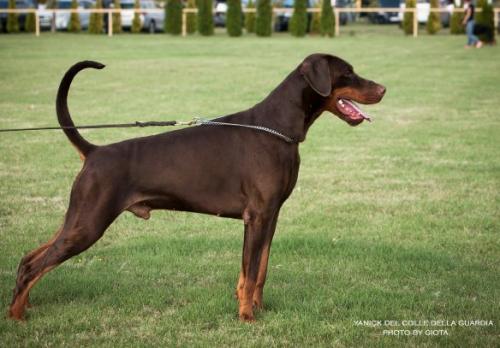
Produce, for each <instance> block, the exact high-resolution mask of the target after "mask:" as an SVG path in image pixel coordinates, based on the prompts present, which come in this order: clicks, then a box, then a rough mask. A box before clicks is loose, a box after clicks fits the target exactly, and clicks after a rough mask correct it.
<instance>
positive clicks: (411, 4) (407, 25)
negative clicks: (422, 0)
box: [403, 0, 417, 35]
mask: <svg viewBox="0 0 500 348" xmlns="http://www.w3.org/2000/svg"><path fill="white" fill-rule="evenodd" d="M405 3H406V8H407V9H409V8H415V7H416V5H417V4H416V0H406V2H405ZM413 16H414V13H413V12H405V14H404V16H403V31H404V32H405V34H406V35H411V34H413Z"/></svg>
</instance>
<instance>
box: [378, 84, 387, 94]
mask: <svg viewBox="0 0 500 348" xmlns="http://www.w3.org/2000/svg"><path fill="white" fill-rule="evenodd" d="M377 91H378V93H379V94H380V95H382V96H383V95H384V94H385V91H386V89H385V87H384V86H382V85H378V87H377Z"/></svg>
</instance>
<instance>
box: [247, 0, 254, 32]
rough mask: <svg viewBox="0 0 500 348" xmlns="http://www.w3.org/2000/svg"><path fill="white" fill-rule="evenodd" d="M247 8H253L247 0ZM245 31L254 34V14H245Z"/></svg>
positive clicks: (252, 3)
mask: <svg viewBox="0 0 500 348" xmlns="http://www.w3.org/2000/svg"><path fill="white" fill-rule="evenodd" d="M247 8H255V3H254V2H253V1H252V0H249V1H248V5H247ZM245 30H246V31H247V33H255V12H247V13H245Z"/></svg>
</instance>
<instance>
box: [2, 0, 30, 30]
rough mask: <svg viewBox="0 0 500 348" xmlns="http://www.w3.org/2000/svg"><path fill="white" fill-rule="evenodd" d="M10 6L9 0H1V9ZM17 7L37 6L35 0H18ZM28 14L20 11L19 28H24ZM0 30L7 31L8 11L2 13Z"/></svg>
mask: <svg viewBox="0 0 500 348" xmlns="http://www.w3.org/2000/svg"><path fill="white" fill-rule="evenodd" d="M7 8H9V1H8V0H0V9H7ZM16 8H17V9H27V8H35V5H34V3H33V1H31V0H16ZM26 15H27V13H20V14H19V15H18V17H17V18H18V21H19V30H24V26H25V23H26ZM0 32H7V13H6V12H2V13H0Z"/></svg>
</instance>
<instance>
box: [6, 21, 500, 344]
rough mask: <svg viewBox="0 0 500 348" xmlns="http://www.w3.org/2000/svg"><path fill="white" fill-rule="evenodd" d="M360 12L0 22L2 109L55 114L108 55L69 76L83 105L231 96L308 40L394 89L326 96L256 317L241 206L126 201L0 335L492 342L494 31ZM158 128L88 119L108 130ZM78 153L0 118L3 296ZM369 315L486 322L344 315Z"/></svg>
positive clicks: (499, 308) (188, 104)
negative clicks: (296, 26) (322, 27)
mask: <svg viewBox="0 0 500 348" xmlns="http://www.w3.org/2000/svg"><path fill="white" fill-rule="evenodd" d="M342 29H343V30H344V28H342ZM346 30H347V29H346ZM356 30H357V29H356ZM356 30H355V31H354V32H353V34H354V36H352V35H343V36H342V37H340V38H337V39H333V40H329V39H322V38H307V39H295V38H291V37H289V36H288V35H286V36H285V35H278V36H275V37H273V38H271V39H257V38H255V37H251V36H250V37H249V36H245V37H242V38H239V39H231V38H227V37H226V36H224V35H216V36H215V37H212V38H200V37H188V38H172V37H168V36H163V35H155V36H149V35H139V36H131V35H119V36H115V37H113V38H111V39H110V38H107V37H105V36H102V37H100V36H99V37H97V36H89V35H71V34H55V35H52V34H47V33H43V34H42V36H41V37H40V38H35V37H34V36H28V35H8V36H6V35H4V36H1V37H0V59H1V60H0V61H1V63H2V64H0V79H1V83H0V127H28V126H41V125H55V124H56V119H55V112H54V99H55V94H56V89H57V86H58V83H59V80H60V78H61V77H62V75H63V73H64V72H65V70H66V69H67V68H68V67H69V66H70V65H71V64H73V63H74V62H76V61H78V60H83V59H94V60H98V61H100V62H103V63H105V64H107V67H106V69H104V70H102V71H85V72H83V73H81V74H80V75H79V76H78V77H77V78H76V80H75V82H74V85H73V87H72V90H71V95H70V100H69V103H70V110H71V111H72V114H73V118H74V119H75V120H76V121H77V122H78V123H80V124H92V123H113V122H132V121H135V120H171V119H184V120H188V119H190V118H191V117H193V116H204V117H215V116H219V115H223V114H228V113H231V112H234V111H238V110H242V109H245V108H248V107H250V106H251V105H253V104H254V103H256V102H258V101H260V100H261V99H262V98H263V97H265V96H266V95H267V93H268V92H269V91H270V90H271V89H272V88H274V87H275V86H276V85H277V84H278V83H279V82H280V81H281V80H282V79H283V78H284V77H285V76H286V74H288V72H290V71H291V70H292V69H293V68H295V66H297V65H298V64H299V62H300V61H301V60H302V59H303V58H304V57H305V56H306V55H308V54H310V53H312V52H318V51H321V52H329V53H332V54H337V55H340V56H341V57H344V58H345V59H346V60H348V61H349V62H351V63H352V64H353V65H354V67H355V69H356V71H357V72H358V73H360V74H361V75H363V76H366V77H368V78H370V79H374V80H376V81H378V82H380V83H383V84H384V85H386V86H387V88H388V92H387V95H386V97H385V99H384V100H383V102H382V103H381V104H379V105H376V106H370V107H365V108H364V109H365V110H367V111H369V113H370V114H371V115H372V116H373V117H374V118H375V122H374V123H372V124H363V125H361V126H359V127H357V128H351V127H349V126H347V125H346V124H345V123H344V122H342V121H341V120H339V119H338V118H336V117H333V116H331V115H329V114H325V115H323V116H322V117H321V118H320V119H319V120H318V121H317V123H316V124H315V125H314V126H313V127H312V129H311V130H310V132H309V134H308V137H307V140H306V142H305V143H303V144H302V145H301V146H300V152H301V158H302V167H301V172H300V176H299V181H298V183H297V186H296V189H295V191H294V193H293V195H292V196H291V198H290V199H289V200H288V201H287V202H286V204H285V205H284V207H283V209H282V213H281V218H280V220H279V223H278V230H277V233H276V236H275V240H274V243H273V248H272V252H271V259H270V269H269V277H268V283H267V286H266V289H265V293H264V302H265V306H266V310H264V311H263V312H258V313H257V322H256V323H254V324H242V323H240V322H239V321H238V318H237V303H236V302H235V300H234V299H233V291H234V287H235V285H236V281H237V276H238V272H239V266H240V253H241V243H242V224H241V222H239V221H235V220H229V219H220V218H216V217H210V216H203V215H196V214H187V213H173V212H162V211H157V212H154V213H153V216H152V219H151V220H150V221H147V222H145V221H142V220H139V219H137V218H135V217H133V216H132V215H131V214H129V213H127V214H123V215H122V216H121V217H120V218H119V219H118V220H117V221H116V222H115V223H114V224H113V225H112V226H111V228H110V229H109V230H108V231H107V233H106V234H105V235H104V237H103V238H102V239H101V240H100V241H99V242H98V243H97V244H96V245H95V246H94V247H92V248H91V249H90V250H88V251H87V252H85V253H83V254H81V255H79V256H77V257H75V258H73V259H71V260H70V261H68V262H66V263H65V264H63V265H62V266H60V267H59V268H57V269H56V270H54V271H52V272H50V273H49V274H47V276H46V277H45V278H44V279H43V280H42V281H40V283H39V284H37V286H36V287H35V288H34V289H33V291H32V296H31V298H32V303H33V305H34V308H32V309H30V310H29V311H28V321H27V322H26V323H21V324H19V323H16V322H11V321H7V320H5V319H4V318H3V317H2V318H0V342H2V346H4V347H13V346H63V345H71V346H92V347H93V346H108V347H122V346H127V347H137V346H160V347H161V346H199V347H207V346H216V347H218V346H231V347H232V346H297V347H302V346H311V347H316V346H325V347H331V346H338V347H347V346H349V347H376V346H380V347H382V346H384V347H385V346H415V347H416V346H418V347H434V346H449V347H457V346H462V347H488V346H489V347H494V346H498V344H499V340H500V330H499V325H500V322H499V319H500V290H499V289H500V277H499V274H500V269H499V268H500V267H499V265H500V245H499V244H500V242H499V228H500V224H499V215H500V214H499V203H500V200H499V184H500V160H499V158H500V150H499V146H500V141H499V131H500V127H499V126H500V124H499V114H498V112H499V111H498V110H500V98H499V94H498V91H499V90H500V65H499V63H498V62H499V61H500V50H499V49H498V48H497V47H494V48H491V47H486V48H484V49H481V50H464V48H463V46H464V43H465V37H464V36H460V37H453V36H444V35H440V36H436V37H429V36H422V37H419V38H418V39H413V38H409V37H404V36H403V35H402V34H401V32H400V31H395V30H393V29H387V31H386V32H377V33H371V32H369V31H356ZM159 131H160V130H159V129H119V130H99V131H85V132H83V133H84V136H85V137H86V138H87V139H89V140H91V141H92V142H94V143H97V144H106V143H111V142H113V141H118V140H121V139H125V138H130V137H135V136H139V135H144V134H152V133H155V132H159ZM159 160H161V159H159ZM80 167H81V163H80V161H79V159H78V156H77V154H76V152H75V151H74V149H73V147H72V146H70V145H69V143H68V141H67V139H66V138H65V136H64V135H63V134H62V132H58V131H52V132H51V131H49V132H37V133H34V132H33V133H11V134H1V135H0V198H1V204H0V251H1V252H0V301H1V302H0V303H1V306H0V307H1V308H2V309H5V310H6V309H7V306H8V304H9V302H10V299H11V290H12V288H13V286H14V280H15V274H16V269H17V265H18V262H19V260H20V258H21V257H22V256H23V255H24V254H25V253H26V252H28V251H29V250H31V249H33V248H35V247H37V246H38V245H39V244H41V243H42V242H44V241H46V240H47V239H49V238H50V237H51V236H52V235H53V233H54V232H55V230H56V229H57V228H58V226H59V224H60V222H61V220H62V218H63V215H64V212H65V207H66V206H67V202H68V194H69V190H70V186H71V183H72V180H73V178H74V177H75V175H76V174H77V172H78V170H79V168H80ZM375 319H378V320H398V321H402V320H449V321H451V320H456V321H458V320H471V319H484V320H493V321H494V326H493V327H491V326H489V327H461V326H455V327H430V326H429V327H424V328H422V327H419V328H418V329H423V330H426V329H447V330H448V335H447V336H426V335H425V333H424V334H423V335H422V336H418V337H415V336H410V337H390V336H384V335H383V334H382V333H383V332H382V329H383V328H370V327H360V326H356V324H355V322H354V321H355V320H375ZM389 328H390V327H389ZM394 329H408V327H402V326H397V327H394ZM409 329H414V328H413V327H410V328H409Z"/></svg>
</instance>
